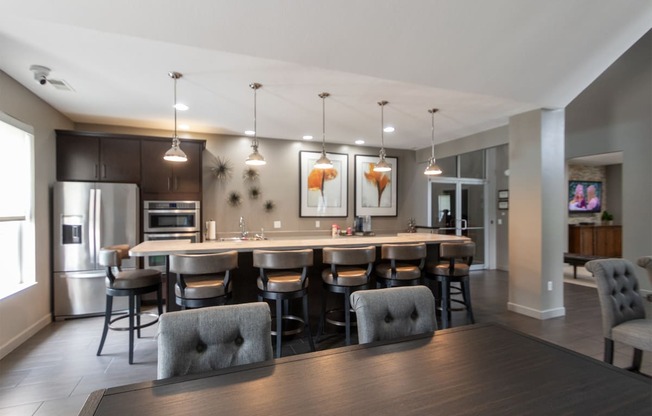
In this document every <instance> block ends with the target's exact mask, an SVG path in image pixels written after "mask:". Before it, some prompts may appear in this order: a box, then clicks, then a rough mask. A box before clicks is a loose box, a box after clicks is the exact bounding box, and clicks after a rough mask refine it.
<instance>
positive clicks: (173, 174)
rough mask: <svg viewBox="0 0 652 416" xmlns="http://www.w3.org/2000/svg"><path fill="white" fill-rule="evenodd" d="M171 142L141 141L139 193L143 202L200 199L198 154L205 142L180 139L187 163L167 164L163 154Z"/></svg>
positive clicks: (200, 176)
mask: <svg viewBox="0 0 652 416" xmlns="http://www.w3.org/2000/svg"><path fill="white" fill-rule="evenodd" d="M171 144H172V140H171V139H170V140H146V139H144V140H143V141H142V153H141V159H140V164H141V191H142V194H143V199H159V200H165V199H176V200H201V192H202V152H203V150H204V146H205V142H204V141H201V140H182V141H181V149H182V150H183V151H184V152H185V153H186V155H187V156H188V161H187V162H169V161H167V160H163V155H165V152H167V151H168V149H170V146H171Z"/></svg>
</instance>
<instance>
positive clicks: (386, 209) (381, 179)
mask: <svg viewBox="0 0 652 416" xmlns="http://www.w3.org/2000/svg"><path fill="white" fill-rule="evenodd" d="M385 160H387V163H389V164H391V165H392V170H391V171H389V172H374V166H376V163H377V162H378V156H366V155H355V215H356V216H358V215H371V216H374V217H395V216H397V215H398V209H397V203H396V202H397V201H396V199H397V192H398V189H397V185H398V180H397V177H398V173H397V172H398V158H395V157H386V158H385Z"/></svg>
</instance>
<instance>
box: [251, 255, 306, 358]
mask: <svg viewBox="0 0 652 416" xmlns="http://www.w3.org/2000/svg"><path fill="white" fill-rule="evenodd" d="M312 261H313V252H312V249H304V250H287V251H270V250H254V251H253V265H254V267H258V268H259V269H260V275H259V276H258V279H257V281H256V283H257V286H258V300H259V301H262V300H263V299H267V300H273V301H274V302H275V304H276V317H275V321H276V331H272V335H275V336H276V358H280V357H281V340H282V337H283V335H291V334H298V333H300V332H301V331H305V332H306V336H307V337H308V342H309V343H310V350H311V351H314V350H315V344H314V343H313V340H312V336H311V335H310V319H309V315H308V267H309V266H312ZM299 298H301V299H302V300H303V319H301V318H300V317H298V316H294V315H290V314H289V309H290V308H289V306H290V305H289V302H290V300H292V299H299ZM283 309H285V314H283ZM284 319H285V320H293V321H298V322H300V323H301V324H303V328H298V329H294V330H286V331H283V320H284Z"/></svg>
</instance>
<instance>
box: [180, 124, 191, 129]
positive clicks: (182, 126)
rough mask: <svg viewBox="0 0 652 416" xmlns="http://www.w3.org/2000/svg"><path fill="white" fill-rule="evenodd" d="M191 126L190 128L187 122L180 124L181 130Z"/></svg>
mask: <svg viewBox="0 0 652 416" xmlns="http://www.w3.org/2000/svg"><path fill="white" fill-rule="evenodd" d="M189 128H190V126H189V125H187V124H179V129H181V130H188V129H189Z"/></svg>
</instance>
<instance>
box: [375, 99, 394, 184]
mask: <svg viewBox="0 0 652 416" xmlns="http://www.w3.org/2000/svg"><path fill="white" fill-rule="evenodd" d="M387 104H389V103H388V102H387V101H385V100H383V101H378V105H379V106H380V155H379V160H378V163H376V166H374V172H389V171H391V170H392V165H391V164H389V163H387V161H386V160H385V135H384V133H385V111H384V110H385V105H387Z"/></svg>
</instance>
